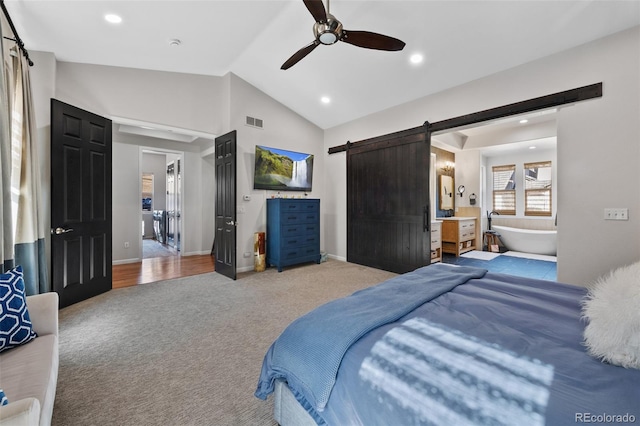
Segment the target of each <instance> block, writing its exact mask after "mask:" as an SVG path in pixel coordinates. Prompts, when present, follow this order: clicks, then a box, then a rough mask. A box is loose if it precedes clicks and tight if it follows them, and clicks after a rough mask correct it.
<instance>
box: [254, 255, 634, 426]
mask: <svg viewBox="0 0 640 426" xmlns="http://www.w3.org/2000/svg"><path fill="white" fill-rule="evenodd" d="M585 293H586V289H585V288H583V287H577V286H571V285H567V284H561V283H557V282H551V281H543V280H535V279H529V278H522V277H516V276H511V275H506V274H499V273H492V272H487V271H486V270H484V269H479V268H472V267H458V266H452V265H446V264H436V265H432V266H429V267H424V268H420V269H417V270H415V271H413V272H410V273H407V274H403V275H399V276H397V277H394V278H392V279H390V280H388V281H385V282H383V283H381V284H378V285H376V286H373V287H370V288H367V289H364V290H360V291H358V292H356V293H354V294H353V295H351V296H348V297H345V298H342V299H338V300H335V301H332V302H329V303H327V304H325V305H322V306H320V307H318V308H317V309H315V310H314V311H312V312H310V313H308V314H306V315H304V316H302V317H300V318H298V319H297V320H296V321H294V322H293V323H291V324H290V325H289V326H288V327H287V328H286V329H285V330H284V331H283V333H282V334H281V335H280V337H279V338H278V339H277V340H276V341H275V342H274V343H273V344H272V345H271V347H270V348H269V350H268V351H267V353H266V355H265V358H264V362H263V365H262V371H261V374H260V378H259V381H258V387H257V390H256V393H255V395H256V396H257V397H258V398H261V399H266V398H267V396H268V395H270V394H271V393H274V392H275V397H274V417H275V419H276V421H277V422H278V423H279V424H281V425H283V426H289V425H296V426H298V425H304V424H310V425H313V424H319V425H323V424H329V425H390V424H394V425H423V424H424V425H452V424H455V425H484V424H491V425H500V424H504V425H512V424H527V425H544V424H548V425H556V424H558V425H559V424H575V423H593V422H594V421H595V422H598V421H600V422H625V421H626V422H635V421H640V408H639V406H640V403H639V401H640V370H637V369H628V368H622V367H619V366H614V365H610V364H607V363H604V362H601V361H600V360H598V359H595V358H594V357H592V356H590V355H589V354H588V353H587V351H586V350H585V346H584V343H583V332H584V328H585V321H584V319H582V318H581V301H582V300H583V298H584V296H585Z"/></svg>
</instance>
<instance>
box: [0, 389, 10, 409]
mask: <svg viewBox="0 0 640 426" xmlns="http://www.w3.org/2000/svg"><path fill="white" fill-rule="evenodd" d="M0 405H9V400H8V399H7V395H5V394H4V391H3V390H2V389H0Z"/></svg>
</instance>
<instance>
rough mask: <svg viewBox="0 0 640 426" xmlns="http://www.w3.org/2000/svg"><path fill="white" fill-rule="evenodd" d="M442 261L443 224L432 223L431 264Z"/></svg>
mask: <svg viewBox="0 0 640 426" xmlns="http://www.w3.org/2000/svg"><path fill="white" fill-rule="evenodd" d="M441 261H442V222H431V263H436V262H441Z"/></svg>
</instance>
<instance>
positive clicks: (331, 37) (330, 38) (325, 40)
mask: <svg viewBox="0 0 640 426" xmlns="http://www.w3.org/2000/svg"><path fill="white" fill-rule="evenodd" d="M318 40H320V43H322V44H333V43H335V42H336V41H338V37H336V35H335V34H334V33H331V32H326V33H322V34H320V36H319V37H318Z"/></svg>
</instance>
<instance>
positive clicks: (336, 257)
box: [327, 254, 347, 262]
mask: <svg viewBox="0 0 640 426" xmlns="http://www.w3.org/2000/svg"><path fill="white" fill-rule="evenodd" d="M327 257H328V258H329V259H333V260H339V261H340V262H346V261H347V258H346V257H342V256H336V255H335V254H328V255H327Z"/></svg>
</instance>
